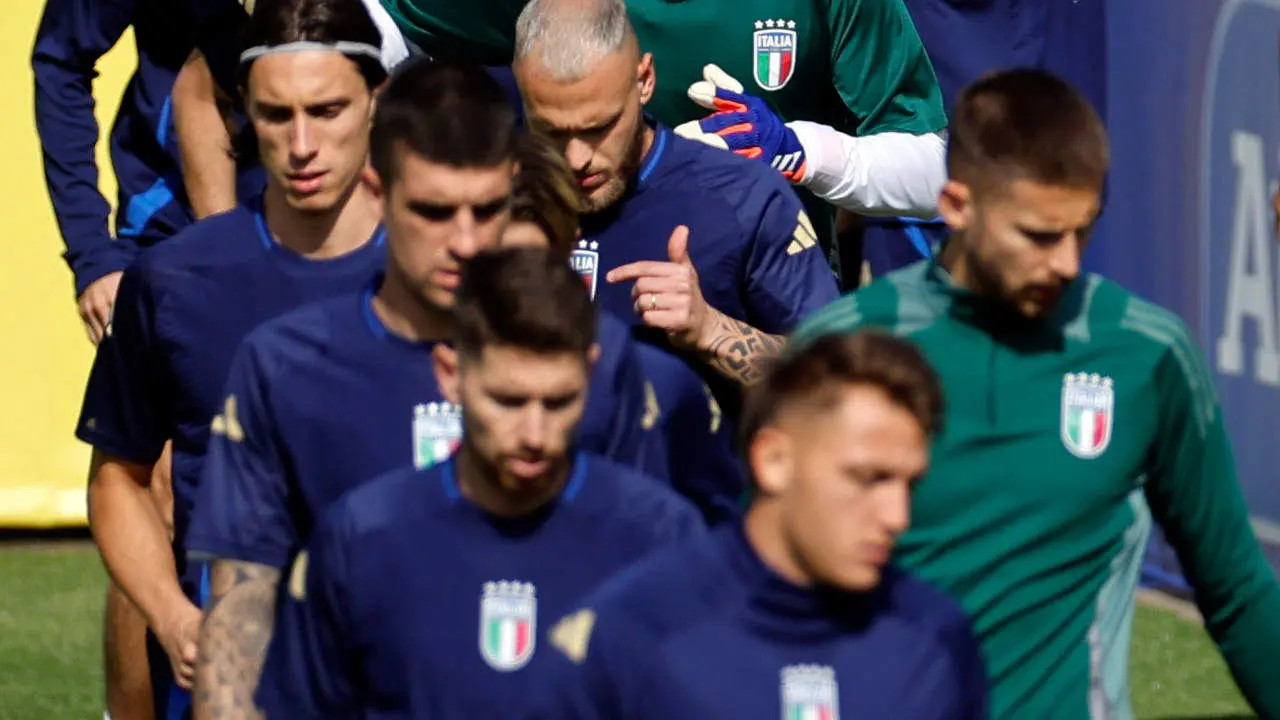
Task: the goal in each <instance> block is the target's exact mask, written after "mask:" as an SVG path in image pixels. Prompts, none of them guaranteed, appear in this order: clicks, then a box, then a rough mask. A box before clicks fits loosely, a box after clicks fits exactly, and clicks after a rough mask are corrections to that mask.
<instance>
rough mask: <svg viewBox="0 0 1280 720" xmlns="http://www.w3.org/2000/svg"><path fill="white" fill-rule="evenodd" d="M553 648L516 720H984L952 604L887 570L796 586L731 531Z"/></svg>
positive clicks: (976, 674)
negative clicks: (867, 588) (542, 678)
mask: <svg viewBox="0 0 1280 720" xmlns="http://www.w3.org/2000/svg"><path fill="white" fill-rule="evenodd" d="M550 637H551V638H552V639H553V644H554V645H555V646H556V648H557V652H556V653H554V654H553V657H554V658H555V665H556V667H555V670H554V679H552V680H549V681H548V682H546V683H545V684H544V685H542V686H541V692H540V693H539V695H540V697H539V699H538V700H537V701H536V703H535V704H536V705H537V707H538V709H537V711H535V712H532V713H529V714H527V715H520V716H517V717H523V718H526V719H527V720H588V719H590V720H597V719H599V720H604V719H606V718H607V719H608V720H673V719H676V718H699V719H700V720H715V719H716V718H724V719H725V720H739V719H740V718H778V717H782V718H787V719H788V720H790V719H791V718H797V719H803V720H809V719H810V718H813V719H822V720H838V718H845V719H846V720H847V719H849V718H910V719H911V720H944V719H954V720H971V719H972V720H979V719H984V718H986V717H987V709H986V703H987V699H986V695H987V694H986V672H985V669H984V666H983V660H982V657H981V655H980V653H979V649H978V643H977V641H976V640H975V639H974V636H973V633H972V630H971V628H970V625H969V621H968V619H967V618H966V617H965V616H964V614H963V612H962V611H961V609H960V607H959V606H958V605H957V604H956V603H955V602H953V601H952V600H951V599H949V598H947V597H946V596H944V595H943V594H942V593H941V592H939V591H938V590H935V589H934V588H932V587H930V586H929V585H926V584H925V583H923V582H921V581H919V580H916V579H914V578H912V577H911V576H909V575H907V574H905V573H903V572H901V571H899V570H896V569H894V568H892V567H890V568H887V569H886V571H885V572H884V575H883V580H882V584H881V585H880V586H879V588H877V589H876V590H874V591H872V592H870V593H866V594H849V593H840V592H836V591H821V590H813V589H807V588H801V587H797V586H795V585H792V584H790V583H788V582H786V581H785V580H783V579H782V578H781V577H779V576H778V575H776V574H774V573H773V572H772V571H771V570H770V569H769V568H767V567H766V566H765V565H764V564H763V563H762V562H761V561H760V559H759V557H758V556H757V555H756V553H755V551H754V549H753V548H752V547H751V545H750V543H749V541H748V540H747V537H746V535H745V533H744V532H743V529H742V526H741V525H740V524H734V525H730V526H727V527H724V528H720V529H718V530H717V531H716V532H715V533H713V534H712V535H711V536H710V537H708V538H705V539H704V540H702V541H700V542H697V543H696V544H686V545H684V546H682V547H680V548H678V549H672V550H663V551H660V552H658V553H655V554H654V555H652V556H651V557H649V558H647V559H646V560H644V561H642V562H640V563H638V564H637V565H635V566H633V567H632V568H630V569H628V570H625V571H623V573H621V574H619V575H618V576H617V577H615V578H613V579H612V580H610V581H609V582H608V583H606V585H605V586H603V587H602V588H600V589H599V590H598V591H597V592H595V593H593V595H592V596H591V597H590V598H589V599H587V600H586V601H585V602H584V603H583V604H582V605H581V607H580V609H579V610H578V611H577V612H575V613H573V614H571V615H569V616H568V617H566V618H565V619H563V620H560V621H559V622H558V623H557V626H556V628H555V629H553V630H551V631H550ZM508 717H510V716H508Z"/></svg>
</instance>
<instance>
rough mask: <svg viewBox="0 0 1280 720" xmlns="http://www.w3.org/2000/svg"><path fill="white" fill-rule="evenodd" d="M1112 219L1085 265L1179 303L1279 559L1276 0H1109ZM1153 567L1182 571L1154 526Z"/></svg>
mask: <svg viewBox="0 0 1280 720" xmlns="http://www.w3.org/2000/svg"><path fill="white" fill-rule="evenodd" d="M1108 11H1109V17H1108V26H1109V30H1108V33H1109V37H1108V43H1107V45H1108V52H1109V76H1108V85H1109V86H1108V105H1109V107H1108V126H1109V128H1110V132H1111V138H1112V147H1113V156H1114V164H1113V173H1112V177H1111V185H1110V193H1109V199H1108V204H1107V209H1106V216H1105V217H1106V219H1105V223H1104V226H1103V228H1102V231H1101V233H1100V236H1099V238H1098V242H1096V243H1095V244H1094V246H1093V247H1091V248H1090V251H1089V256H1088V258H1087V264H1088V265H1089V266H1090V268H1091V269H1094V270H1098V271H1100V272H1103V273H1104V274H1106V275H1108V276H1109V277H1112V278H1113V279H1115V280H1117V281H1119V282H1121V283H1122V284H1124V285H1126V286H1128V287H1129V288H1131V289H1133V290H1135V291H1137V292H1138V293H1139V294H1141V295H1143V296H1145V297H1148V298H1150V299H1152V300H1154V301H1156V302H1158V303H1160V304H1162V305H1164V306H1166V307H1168V308H1170V309H1171V310H1174V311H1175V312H1177V313H1179V314H1180V315H1181V316H1182V317H1183V318H1184V319H1186V321H1187V322H1188V323H1189V324H1190V325H1191V327H1192V329H1193V330H1194V331H1195V333H1196V335H1197V337H1198V339H1199V341H1200V344H1201V347H1202V349H1203V351H1204V353H1205V357H1206V359H1207V360H1208V363H1209V366H1210V368H1211V369H1212V371H1213V374H1214V379H1215V382H1216V386H1217V391H1218V394H1219V399H1220V401H1221V403H1222V409H1223V414H1224V418H1225V422H1226V425H1227V428H1228V431H1229V432H1230V434H1231V437H1232V440H1233V444H1234V447H1235V456H1236V464H1237V467H1238V469H1239V474H1240V479H1241V483H1242V485H1243V488H1244V493H1245V498H1246V501H1247V502H1248V504H1249V509H1250V513H1251V515H1252V522H1253V526H1254V530H1255V532H1256V534H1257V535H1258V537H1259V539H1260V540H1261V541H1262V542H1263V545H1264V547H1265V548H1266V549H1267V552H1268V556H1269V559H1270V560H1271V563H1272V566H1273V567H1274V568H1277V569H1278V570H1280V240H1278V239H1277V237H1276V219H1275V211H1274V209H1273V207H1272V197H1273V195H1274V194H1275V191H1276V187H1277V183H1278V182H1280V0H1179V2H1176V3H1171V2H1169V0H1112V2H1111V3H1110V4H1109V6H1108ZM1147 580H1148V581H1150V582H1152V583H1153V584H1157V585H1162V586H1165V587H1167V588H1170V589H1175V590H1176V589H1178V588H1179V586H1180V585H1182V581H1181V577H1180V574H1179V571H1178V567H1177V562H1176V559H1175V558H1174V556H1173V553H1172V552H1171V550H1170V549H1169V548H1168V547H1167V546H1166V545H1165V544H1164V543H1163V541H1162V540H1160V539H1159V538H1156V539H1155V540H1154V541H1153V543H1152V548H1151V553H1150V556H1149V561H1148V573H1147Z"/></svg>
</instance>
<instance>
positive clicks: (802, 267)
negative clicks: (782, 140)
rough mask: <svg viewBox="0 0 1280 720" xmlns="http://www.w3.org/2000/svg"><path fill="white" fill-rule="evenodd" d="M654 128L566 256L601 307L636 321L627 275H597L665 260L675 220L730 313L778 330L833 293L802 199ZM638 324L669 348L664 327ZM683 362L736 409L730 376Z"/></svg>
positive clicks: (770, 176) (726, 156)
mask: <svg viewBox="0 0 1280 720" xmlns="http://www.w3.org/2000/svg"><path fill="white" fill-rule="evenodd" d="M655 130H656V132H655V137H654V140H653V144H652V146H651V147H650V149H649V152H648V153H647V154H646V156H645V157H644V159H643V162H642V164H641V167H640V171H639V174H638V176H637V177H636V178H635V179H634V180H633V181H632V183H631V187H630V188H629V189H628V191H627V194H626V195H624V196H623V199H622V200H620V201H618V202H617V203H616V204H614V205H613V206H612V207H610V208H608V209H606V210H604V211H602V212H600V213H596V214H593V215H584V216H583V217H582V218H581V223H582V234H583V238H582V241H581V242H579V250H578V252H576V253H575V254H574V262H575V266H576V267H577V268H578V270H579V272H580V273H583V274H584V275H585V276H586V277H587V278H588V285H592V284H594V286H595V293H594V297H595V298H596V299H597V300H598V301H599V302H600V305H601V307H603V308H605V309H606V310H609V311H610V312H613V313H615V314H617V315H618V316H619V317H621V318H623V319H624V320H626V321H627V322H629V323H631V324H632V325H633V326H641V325H642V323H643V321H642V320H641V318H640V316H639V315H637V314H636V312H635V305H634V302H633V301H632V299H631V286H632V285H633V284H634V283H631V282H625V283H619V284H616V285H611V284H609V283H607V282H605V280H604V278H605V275H606V274H608V272H609V271H610V270H613V269H614V268H616V267H619V266H622V265H626V264H628V263H632V262H636V261H639V260H657V261H666V260H668V259H669V254H668V252H667V241H668V239H669V238H670V237H671V233H672V231H673V230H675V228H676V226H678V225H686V226H688V228H689V256H690V258H691V259H692V260H693V264H694V266H695V267H696V268H697V270H698V277H699V281H700V284H701V287H702V294H703V297H705V298H706V300H707V303H708V304H710V305H711V307H714V308H715V309H717V310H719V311H720V312H722V313H724V314H726V315H728V316H729V317H731V318H734V319H736V320H741V321H743V322H746V323H748V324H750V325H752V326H753V327H755V328H758V329H759V330H762V331H764V332H767V333H773V334H777V335H784V334H787V333H789V332H790V331H791V330H792V329H793V328H794V327H795V326H796V324H797V323H799V322H800V320H802V319H803V318H805V317H807V316H808V315H809V314H810V313H812V312H813V311H815V310H817V309H818V308H821V307H823V306H825V305H827V304H828V303H830V302H832V301H834V300H835V299H837V298H838V297H839V295H840V293H839V289H838V288H837V285H836V280H835V276H834V275H833V274H832V273H831V268H830V266H829V265H828V264H827V259H826V257H825V256H824V255H823V254H822V250H821V249H820V248H818V246H817V241H816V240H815V239H814V238H813V236H812V234H811V233H810V232H809V231H808V229H809V228H811V227H812V226H811V225H810V223H809V221H808V218H807V217H806V216H805V213H804V206H803V205H802V204H801V203H800V199H799V198H798V197H797V196H796V194H795V191H793V190H792V189H791V186H790V185H789V184H788V183H787V181H786V180H785V179H783V178H782V176H781V175H779V174H778V173H777V171H775V170H774V169H773V168H770V167H769V166H768V165H766V164H763V163H759V162H754V161H751V160H748V159H746V158H743V157H741V156H738V155H735V154H733V153H731V152H726V151H724V150H719V149H717V148H713V147H710V146H708V145H704V144H703V143H700V142H697V141H694V140H688V139H685V138H682V137H680V136H678V135H676V134H675V133H673V132H671V130H670V129H669V128H666V127H664V126H662V125H656V126H655ZM593 253H594V255H592V254H593ZM592 263H594V267H593V266H592ZM593 272H594V276H593V275H592V273H593ZM637 332H638V335H639V336H640V337H641V338H642V339H645V340H647V341H650V342H653V343H654V344H656V345H658V346H660V347H666V348H670V345H669V343H668V342H667V339H666V336H665V334H664V333H660V332H656V331H652V330H649V329H647V328H646V329H643V330H638V331H637ZM689 362H690V363H691V364H692V365H694V367H696V368H697V369H698V370H699V372H700V373H702V374H703V375H704V377H706V378H707V381H708V384H709V385H710V387H711V389H712V391H713V392H715V393H716V397H717V398H718V399H719V400H720V402H721V405H723V406H724V407H725V409H726V411H728V412H729V413H730V415H731V416H733V417H736V415H737V410H736V409H737V406H738V396H737V393H738V390H737V386H736V383H733V382H731V381H729V380H727V379H726V378H723V377H721V376H720V375H719V374H718V373H717V372H716V371H715V370H713V369H711V368H710V367H709V366H707V365H706V363H705V362H703V361H702V360H700V359H690V360H689Z"/></svg>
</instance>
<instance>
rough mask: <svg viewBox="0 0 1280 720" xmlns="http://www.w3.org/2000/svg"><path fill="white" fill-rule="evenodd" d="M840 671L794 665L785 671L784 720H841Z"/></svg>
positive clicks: (824, 667)
mask: <svg viewBox="0 0 1280 720" xmlns="http://www.w3.org/2000/svg"><path fill="white" fill-rule="evenodd" d="M839 698H840V689H839V687H838V686H837V685H836V671H835V670H833V669H832V668H830V667H828V666H826V665H791V666H789V667H785V668H783V669H782V717H783V718H784V720H840V700H839Z"/></svg>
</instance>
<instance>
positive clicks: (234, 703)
mask: <svg viewBox="0 0 1280 720" xmlns="http://www.w3.org/2000/svg"><path fill="white" fill-rule="evenodd" d="M279 583H280V571H279V570H276V569H275V568H272V567H267V566H266V565H258V564H256V563H247V562H238V561H234V560H215V561H214V563H213V566H212V568H211V569H210V573H209V591H210V592H209V604H208V608H207V609H206V612H205V620H204V625H203V626H202V627H201V629H200V651H199V659H198V661H197V663H196V687H195V693H194V700H195V718H196V720H260V719H261V717H262V715H261V713H259V712H258V709H257V707H256V706H255V705H254V702H253V694H254V690H255V689H256V688H257V686H258V676H259V675H260V674H261V673H262V661H263V659H264V658H265V657H266V652H267V643H268V642H269V641H270V640H271V632H272V630H273V629H274V626H275V606H276V588H277V586H278V585H279Z"/></svg>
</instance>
